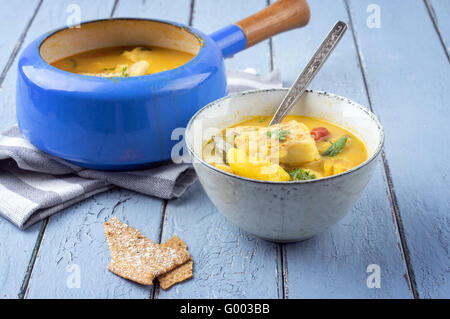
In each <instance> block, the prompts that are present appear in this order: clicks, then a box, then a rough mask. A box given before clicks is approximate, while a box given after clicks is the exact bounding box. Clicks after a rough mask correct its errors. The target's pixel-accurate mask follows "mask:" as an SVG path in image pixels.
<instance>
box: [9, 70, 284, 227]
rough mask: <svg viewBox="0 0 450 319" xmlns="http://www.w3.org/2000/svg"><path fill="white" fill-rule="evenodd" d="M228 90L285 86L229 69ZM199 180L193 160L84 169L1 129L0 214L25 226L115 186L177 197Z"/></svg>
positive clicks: (276, 78)
mask: <svg viewBox="0 0 450 319" xmlns="http://www.w3.org/2000/svg"><path fill="white" fill-rule="evenodd" d="M227 78H228V91H229V92H230V93H232V92H238V91H244V90H250V89H257V88H271V87H281V80H280V75H279V72H278V71H273V72H271V73H269V74H267V75H265V76H259V75H257V74H256V73H255V72H252V71H251V70H246V71H237V70H231V71H228V72H227ZM195 181H196V176H195V173H194V171H193V169H192V167H191V165H190V164H168V165H164V166H159V167H156V168H151V169H146V170H139V171H127V172H105V171H96V170H91V169H85V168H82V167H79V166H76V165H73V164H71V163H69V162H67V161H65V160H62V159H59V158H57V157H54V156H51V155H48V154H46V153H43V152H41V151H40V150H38V149H37V148H35V147H34V146H33V145H31V144H30V143H29V142H28V141H27V140H26V139H24V138H23V136H22V135H21V134H20V131H19V129H18V127H17V126H16V125H15V126H13V127H10V128H9V129H7V130H6V131H4V132H3V133H1V134H0V216H2V217H4V218H6V219H8V220H9V221H11V222H12V223H13V224H14V225H16V226H17V227H19V228H21V229H25V228H27V227H29V226H31V225H32V224H34V223H36V222H37V221H39V220H42V219H44V218H46V217H47V216H50V215H52V214H54V213H56V212H58V211H60V210H62V209H64V208H66V207H68V206H70V205H73V204H75V203H77V202H79V201H81V200H83V199H85V198H88V197H90V196H92V195H95V194H98V193H101V192H104V191H106V190H108V189H111V188H112V187H122V188H126V189H129V190H133V191H136V192H139V193H143V194H146V195H151V196H156V197H159V198H164V199H171V198H177V197H179V196H181V195H182V194H183V193H184V191H185V190H186V189H187V188H188V187H189V186H190V185H192V184H193V183H194V182H195Z"/></svg>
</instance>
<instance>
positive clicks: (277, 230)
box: [186, 89, 384, 242]
mask: <svg viewBox="0 0 450 319" xmlns="http://www.w3.org/2000/svg"><path fill="white" fill-rule="evenodd" d="M286 92H287V90H286V89H272V90H257V91H248V92H244V93H239V94H232V95H229V96H226V97H224V98H222V99H220V100H217V101H214V102H212V103H210V104H208V105H207V106H205V107H204V108H202V109H201V110H200V111H198V112H197V113H196V114H195V115H194V116H193V117H192V119H191V120H190V122H189V124H188V126H187V130H186V143H187V146H188V149H189V152H190V154H191V157H192V161H193V165H194V168H195V171H196V172H197V175H198V178H199V180H200V183H201V184H202V186H203V188H204V189H205V191H206V193H207V194H208V196H209V198H210V199H211V201H212V202H213V203H214V205H215V206H216V207H217V209H218V210H219V211H220V212H221V213H222V214H223V215H224V216H225V217H226V218H227V219H228V220H229V221H231V222H232V223H233V224H235V225H237V226H239V227H240V228H242V229H243V230H245V231H247V232H249V233H251V234H254V235H256V236H258V237H261V238H263V239H266V240H270V241H277V242H294V241H301V240H305V239H308V238H310V237H312V236H314V235H315V234H317V233H320V232H322V231H324V230H325V229H327V228H328V227H330V226H332V225H334V224H335V223H337V222H338V221H339V220H340V219H342V218H343V217H344V216H345V215H346V214H347V212H348V211H349V210H350V209H351V208H352V207H353V205H354V204H355V202H356V201H357V200H358V199H359V197H360V196H361V193H362V192H363V190H364V188H365V187H366V185H367V183H368V182H369V180H370V178H371V177H372V174H373V171H374V169H375V165H376V163H377V161H376V159H377V158H378V156H380V151H381V148H382V146H383V141H384V133H383V128H382V126H381V124H380V122H379V121H378V119H377V118H376V116H375V115H374V114H373V113H371V112H370V111H369V110H368V109H367V108H365V107H363V106H361V105H359V104H357V103H355V102H353V101H351V100H349V99H347V98H343V97H340V96H337V95H334V94H330V93H325V92H319V91H308V92H307V93H305V94H304V95H303V96H302V98H301V99H300V100H299V101H298V102H297V104H296V105H295V107H294V108H293V110H292V111H291V113H290V114H296V115H306V116H313V117H318V118H323V119H326V120H329V121H332V122H334V123H337V124H339V125H341V126H343V127H346V128H348V129H350V130H351V131H352V132H353V133H355V134H356V135H357V136H358V137H359V138H361V140H362V141H363V142H364V143H365V145H366V147H367V151H368V153H369V158H368V159H367V161H365V162H364V163H362V164H361V165H359V166H357V167H355V168H353V169H351V170H349V171H347V172H345V173H342V174H339V175H335V176H330V177H326V178H321V179H317V180H310V181H298V182H265V181H258V180H253V179H249V178H245V177H240V176H236V175H233V174H229V173H227V172H224V171H221V170H219V169H217V168H215V167H214V166H212V165H210V164H208V163H207V162H205V161H203V160H202V158H201V153H202V147H203V145H204V143H205V142H206V141H208V140H209V139H210V138H211V136H212V135H214V134H215V133H217V131H218V130H221V129H223V128H226V127H228V126H230V125H232V124H235V123H237V122H240V121H243V120H245V119H246V118H248V117H249V116H257V115H272V114H273V113H274V112H275V110H276V108H277V106H278V105H279V104H280V102H281V100H282V98H283V96H284V95H285V94H286Z"/></svg>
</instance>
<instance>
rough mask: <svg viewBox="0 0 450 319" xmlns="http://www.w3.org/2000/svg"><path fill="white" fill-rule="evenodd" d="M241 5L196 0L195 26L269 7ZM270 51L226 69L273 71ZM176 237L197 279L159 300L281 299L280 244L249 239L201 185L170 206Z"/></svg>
mask: <svg viewBox="0 0 450 319" xmlns="http://www.w3.org/2000/svg"><path fill="white" fill-rule="evenodd" d="M241 3H242V5H240V6H239V10H236V7H235V3H232V2H231V1H215V2H212V1H196V2H195V7H194V16H193V20H192V21H193V26H194V27H196V28H198V29H200V30H202V31H204V32H206V33H210V32H212V31H215V30H217V29H219V28H220V27H223V26H225V25H227V24H230V23H233V22H236V21H238V20H240V19H242V18H244V17H246V16H247V15H250V14H252V13H253V12H255V11H257V10H259V9H262V8H264V7H265V6H266V2H265V1H246V2H245V4H244V2H241ZM218 8H220V9H218ZM265 42H267V41H265ZM268 48H269V47H268V43H260V44H258V45H256V46H255V47H253V48H251V49H249V50H248V51H244V52H241V53H238V54H236V55H235V56H234V57H233V58H232V59H228V60H227V61H226V64H227V66H229V67H234V68H240V69H243V68H246V67H251V68H254V69H256V70H259V71H260V72H267V71H269V68H270V55H269V54H268V52H269V51H268ZM263 52H264V53H263ZM255 57H257V58H255ZM193 229H195V231H193ZM174 234H177V235H179V236H180V237H181V238H183V240H185V241H186V243H187V245H188V246H189V251H190V253H191V254H192V256H193V259H194V278H195V280H190V281H187V282H185V283H182V284H179V285H177V286H176V287H174V289H170V290H168V291H163V290H160V291H159V292H158V294H157V297H158V298H202V297H203V298H258V297H259V298H278V297H282V290H281V260H280V258H279V253H280V251H279V247H278V245H276V244H271V243H268V242H265V241H263V240H260V239H257V238H255V237H253V236H249V235H248V234H245V233H244V232H242V231H241V230H240V229H239V228H237V227H234V226H233V225H231V224H230V223H229V222H227V221H226V220H225V219H224V218H223V217H222V216H221V215H220V214H219V213H218V211H217V210H216V209H215V207H214V206H213V205H212V203H211V202H210V200H209V199H208V198H207V196H206V194H205V193H204V191H203V190H202V189H201V186H200V184H199V183H197V184H196V185H195V186H193V187H192V188H191V189H190V190H189V192H188V194H186V195H185V196H183V197H182V198H180V199H179V200H175V201H170V202H169V203H168V205H167V209H166V216H165V221H164V227H163V237H162V238H163V241H164V240H166V239H168V238H170V237H171V236H172V235H174Z"/></svg>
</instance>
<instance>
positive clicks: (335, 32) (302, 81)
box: [269, 21, 347, 125]
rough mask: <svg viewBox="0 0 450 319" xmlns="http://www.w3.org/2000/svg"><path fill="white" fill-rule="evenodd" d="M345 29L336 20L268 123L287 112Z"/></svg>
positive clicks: (278, 121)
mask: <svg viewBox="0 0 450 319" xmlns="http://www.w3.org/2000/svg"><path fill="white" fill-rule="evenodd" d="M345 30H347V25H346V24H345V23H344V22H342V21H338V22H337V23H336V24H335V25H334V27H333V28H332V29H331V31H330V32H329V33H328V35H327V37H326V38H325V40H323V42H322V43H321V45H320V47H319V49H318V50H317V51H316V53H314V55H313V57H312V58H311V60H309V62H308V64H307V65H306V67H305V68H304V69H303V71H302V73H301V74H300V75H299V76H298V78H297V80H295V82H294V84H293V85H292V87H291V88H290V89H289V91H288V92H287V94H286V96H285V97H284V99H283V101H282V102H281V104H280V106H279V107H278V109H277V111H276V112H275V115H274V116H273V118H272V121H270V124H269V125H274V124H278V123H280V122H281V121H282V120H283V118H284V117H285V116H286V115H287V114H288V113H289V111H290V110H291V108H292V107H293V106H294V104H295V102H297V100H298V99H299V98H300V97H301V96H302V94H303V92H305V89H306V87H307V86H308V85H309V83H310V82H311V80H312V79H313V78H314V76H315V75H316V74H317V71H319V69H320V67H321V66H322V65H323V63H324V62H325V61H326V59H327V58H328V56H329V55H330V53H331V52H332V51H333V49H334V48H335V47H336V44H337V43H338V42H339V40H340V39H341V38H342V36H343V35H344V32H345Z"/></svg>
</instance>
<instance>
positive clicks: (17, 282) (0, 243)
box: [0, 0, 41, 298]
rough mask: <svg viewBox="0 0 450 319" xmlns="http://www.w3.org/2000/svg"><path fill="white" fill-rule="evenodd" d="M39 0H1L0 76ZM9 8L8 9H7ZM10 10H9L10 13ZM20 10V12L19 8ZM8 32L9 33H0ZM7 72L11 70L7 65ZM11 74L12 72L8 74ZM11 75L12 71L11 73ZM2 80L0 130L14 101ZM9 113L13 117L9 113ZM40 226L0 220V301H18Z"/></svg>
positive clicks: (9, 116)
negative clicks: (23, 1) (22, 227)
mask: <svg viewBox="0 0 450 319" xmlns="http://www.w3.org/2000/svg"><path fill="white" fill-rule="evenodd" d="M38 4H39V1H30V2H29V6H26V7H23V5H22V4H21V3H20V2H19V1H14V2H11V1H3V0H2V1H0V8H2V10H0V32H1V33H2V38H3V39H2V41H0V70H1V71H0V74H1V75H2V76H3V75H6V74H7V73H6V71H7V70H6V69H5V68H7V64H8V61H9V59H10V57H11V55H13V54H14V52H16V50H18V49H19V48H20V44H21V41H22V36H23V35H24V34H25V33H26V31H27V25H28V24H29V23H30V20H31V19H32V17H33V14H34V12H35V10H36V7H37V6H38ZM7 8H8V9H7ZM9 8H10V10H9ZM19 8H20V9H19ZM3 30H8V32H2V31H3ZM8 68H9V70H10V69H11V68H10V67H9V65H8ZM10 73H11V72H10ZM12 73H14V72H12ZM4 80H5V79H4V78H2V77H0V130H4V129H6V128H7V127H8V126H9V125H10V124H11V123H13V122H14V120H13V117H14V114H15V113H14V102H13V101H11V100H10V99H8V98H5V97H7V95H6V94H5V91H6V89H5V88H4V87H3V82H4ZM11 113H12V114H11ZM40 227H41V223H38V224H36V225H34V226H33V227H31V228H30V229H28V230H27V231H24V232H21V231H18V229H17V228H16V227H15V226H13V225H12V224H11V223H10V222H9V221H7V220H4V219H1V218H0V298H17V296H18V295H19V292H20V289H21V286H22V284H23V281H24V278H25V277H26V275H27V268H28V264H29V262H30V259H31V256H32V254H33V249H34V246H35V243H36V240H37V238H38V235H39V230H40Z"/></svg>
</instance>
